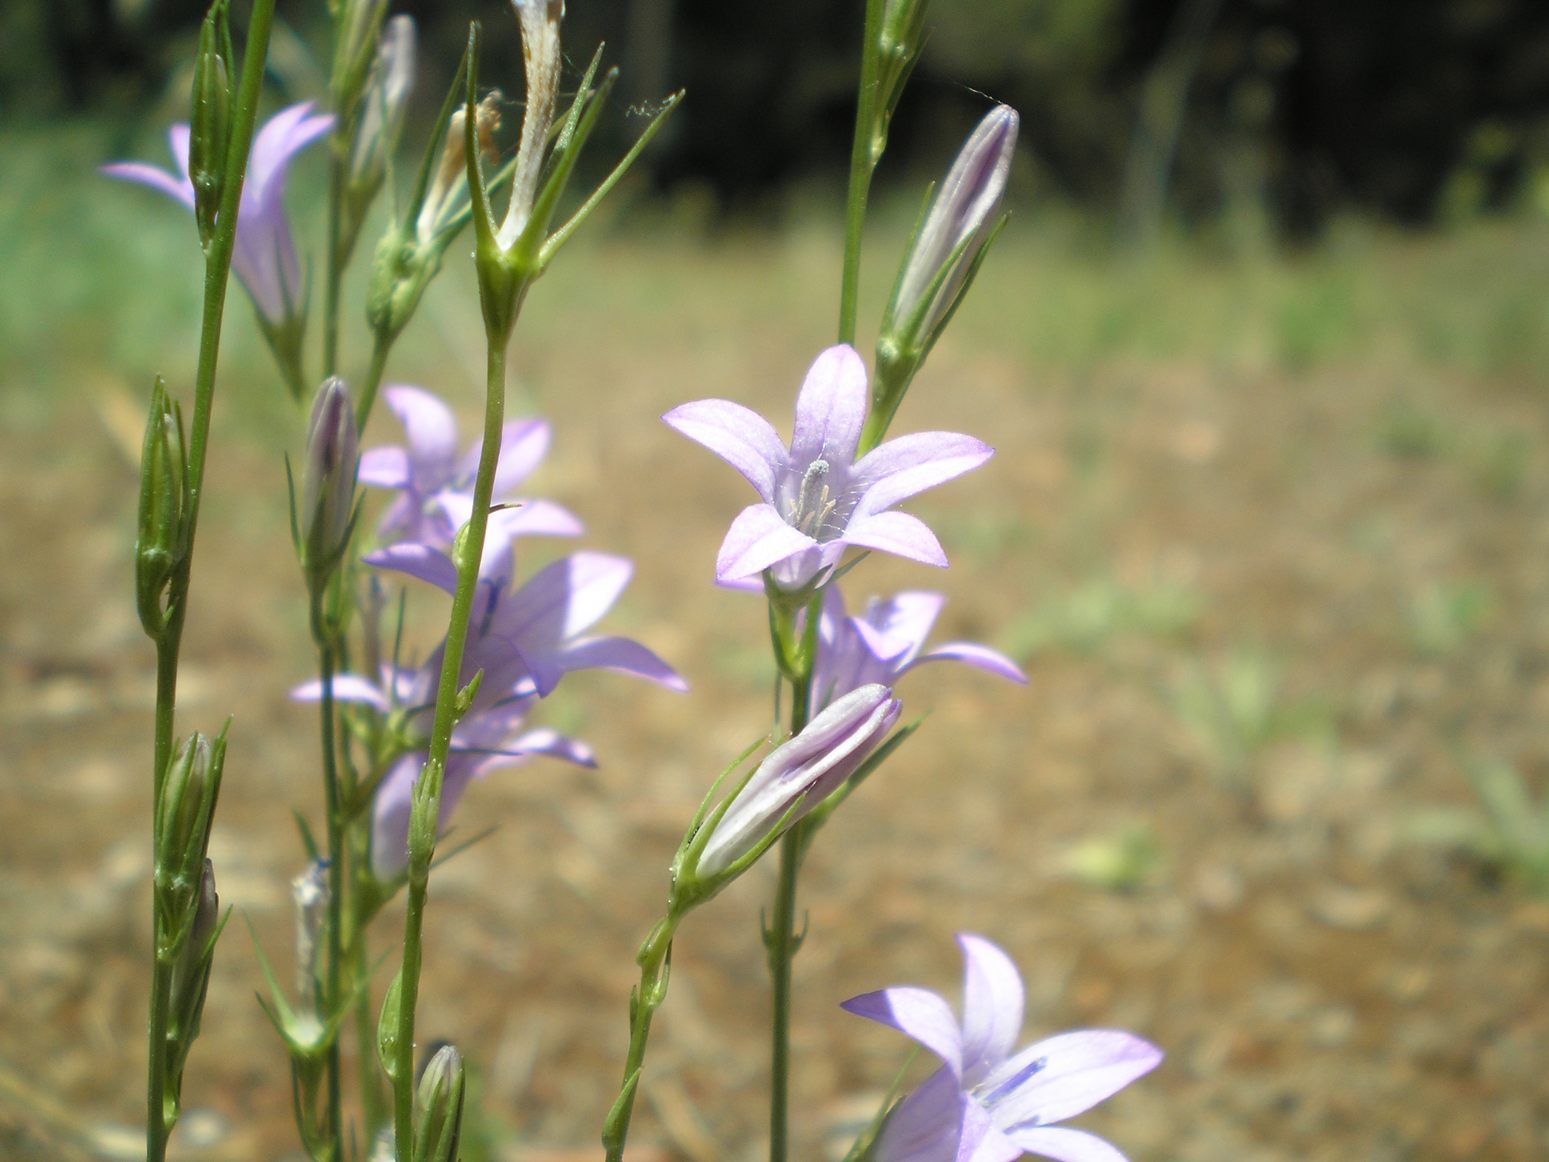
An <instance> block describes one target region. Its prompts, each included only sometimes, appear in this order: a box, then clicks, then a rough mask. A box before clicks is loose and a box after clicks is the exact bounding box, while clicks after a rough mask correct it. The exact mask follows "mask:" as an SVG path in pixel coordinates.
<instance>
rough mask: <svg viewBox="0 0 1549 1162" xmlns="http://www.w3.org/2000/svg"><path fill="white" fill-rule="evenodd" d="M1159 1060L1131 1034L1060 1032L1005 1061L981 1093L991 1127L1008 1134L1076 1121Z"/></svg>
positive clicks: (1153, 1049) (1153, 1048)
mask: <svg viewBox="0 0 1549 1162" xmlns="http://www.w3.org/2000/svg"><path fill="white" fill-rule="evenodd" d="M1161 1060H1162V1051H1161V1050H1160V1049H1158V1048H1157V1047H1156V1046H1155V1045H1152V1044H1151V1043H1150V1042H1149V1041H1146V1040H1144V1039H1142V1038H1140V1037H1136V1036H1135V1035H1134V1034H1133V1033H1125V1032H1121V1031H1119V1030H1116V1029H1088V1030H1082V1031H1080V1032H1074V1033H1060V1034H1057V1035H1056V1036H1053V1037H1049V1038H1046V1039H1045V1040H1042V1041H1038V1042H1036V1043H1035V1044H1032V1045H1029V1046H1028V1047H1027V1048H1026V1049H1023V1050H1022V1051H1021V1052H1019V1053H1018V1054H1017V1055H1016V1056H1015V1057H1013V1058H1011V1059H1010V1060H1009V1061H1007V1062H1005V1064H1003V1065H1002V1066H1001V1067H1000V1068H999V1069H997V1070H995V1072H994V1073H993V1074H992V1075H991V1076H990V1077H988V1078H986V1079H985V1080H984V1081H983V1083H982V1084H981V1087H980V1092H981V1097H982V1098H983V1100H984V1101H985V1102H986V1104H988V1105H989V1106H990V1108H991V1110H992V1112H993V1114H994V1117H995V1124H996V1125H998V1126H1000V1127H1001V1128H1002V1129H1005V1130H1007V1131H1008V1132H1009V1130H1010V1129H1011V1128H1012V1127H1015V1126H1020V1125H1047V1124H1048V1123H1050V1122H1063V1121H1064V1120H1065V1119H1066V1118H1072V1117H1075V1116H1076V1115H1077V1114H1079V1113H1081V1112H1082V1111H1084V1110H1089V1109H1091V1108H1092V1107H1093V1106H1094V1105H1096V1104H1097V1103H1098V1102H1100V1101H1103V1100H1105V1099H1106V1098H1109V1097H1112V1096H1113V1095H1114V1094H1116V1093H1118V1092H1119V1090H1121V1089H1123V1088H1124V1087H1125V1086H1126V1085H1128V1084H1129V1083H1130V1082H1132V1081H1134V1080H1135V1079H1136V1078H1137V1077H1140V1076H1142V1075H1143V1074H1146V1073H1149V1072H1150V1071H1151V1070H1153V1069H1155V1068H1156V1067H1157V1065H1158V1064H1159V1063H1160V1062H1161ZM1040 1062H1042V1064H1041V1065H1040V1064H1039V1063H1040Z"/></svg>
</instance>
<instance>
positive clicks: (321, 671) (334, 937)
mask: <svg viewBox="0 0 1549 1162" xmlns="http://www.w3.org/2000/svg"><path fill="white" fill-rule="evenodd" d="M329 584H330V583H328V582H324V583H323V584H322V585H320V586H318V587H317V588H316V589H314V590H313V593H312V634H313V637H314V638H315V639H316V641H317V672H318V678H319V681H320V684H321V686H322V698H321V699H320V700H319V714H320V719H321V735H322V749H323V807H324V811H325V813H326V825H327V832H328V961H327V965H326V967H325V970H324V971H325V975H324V978H323V997H322V1003H321V1005H320V1006H319V1008H320V1009H321V1011H322V1012H323V1013H325V1014H327V1015H328V1016H330V1017H331V1016H332V1015H333V1014H334V1013H336V1012H337V1011H338V1009H339V1006H340V1005H341V1004H343V993H342V992H341V982H342V980H343V953H342V945H341V938H342V930H343V927H344V907H345V898H344V896H345V884H346V883H347V881H346V879H345V870H346V857H347V853H346V852H345V849H344V810H343V807H342V806H341V804H340V796H339V763H338V758H337V751H336V747H335V743H334V706H335V703H334V697H333V680H334V674H335V672H336V670H337V665H336V658H337V654H336V642H337V637H338V634H337V629H336V627H335V626H334V625H333V624H332V623H331V622H330V620H329V617H328V612H327V610H326V609H325V608H324V607H325V605H326V603H327V601H328V596H327V589H328V588H329ZM326 1076H327V1085H328V1093H327V1100H328V1135H329V1137H330V1139H331V1145H332V1149H333V1152H334V1153H333V1156H334V1157H335V1158H340V1159H342V1158H343V1157H344V1129H343V1127H344V1109H343V1102H342V1086H341V1080H340V1060H339V1038H338V1036H337V1034H336V1035H335V1036H333V1037H332V1038H331V1039H330V1041H329V1044H328V1059H327V1064H326Z"/></svg>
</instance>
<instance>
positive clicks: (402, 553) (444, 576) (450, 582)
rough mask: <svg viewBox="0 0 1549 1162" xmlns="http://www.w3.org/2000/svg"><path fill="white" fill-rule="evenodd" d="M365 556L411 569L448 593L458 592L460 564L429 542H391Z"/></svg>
mask: <svg viewBox="0 0 1549 1162" xmlns="http://www.w3.org/2000/svg"><path fill="white" fill-rule="evenodd" d="M361 560H362V561H364V562H365V563H366V564H368V565H374V566H376V567H377V568H378V569H391V570H393V571H394V572H397V573H407V574H408V575H409V576H410V577H414V578H417V579H418V580H420V581H425V582H428V583H430V584H431V585H434V586H435V587H436V588H437V589H444V590H445V591H446V592H448V593H455V592H457V566H456V565H454V564H452V558H450V557H448V556H447V555H446V554H445V553H443V552H441V550H440V549H434V548H432V547H431V546H429V545H420V544H414V543H412V542H410V543H406V544H399V545H388V546H387V548H385V549H378V550H376V551H375V552H373V553H367V554H366V555H365V556H364V557H362V558H361Z"/></svg>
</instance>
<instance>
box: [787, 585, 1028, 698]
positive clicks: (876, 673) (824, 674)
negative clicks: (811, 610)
mask: <svg viewBox="0 0 1549 1162" xmlns="http://www.w3.org/2000/svg"><path fill="white" fill-rule="evenodd" d="M945 603H946V598H945V597H943V596H942V595H941V594H939V593H930V592H927V591H925V590H920V589H908V590H905V591H903V592H902V593H896V594H894V595H893V596H892V597H889V598H887V599H885V600H884V599H881V598H872V600H871V601H869V602H867V603H866V610H865V612H864V613H862V614H860V616H858V617H848V616H846V614H845V608H844V597H843V596H842V595H841V594H840V592H839V586H837V585H830V586H828V587H827V588H826V589H825V590H824V596H823V613H822V617H821V619H820V620H819V621H818V651H817V661H816V664H815V665H814V666H813V670H812V706H813V709H815V710H816V709H820V708H822V707H824V706H827V705H828V704H829V703H830V702H832V701H833V700H834V699H836V698H839V697H841V696H843V695H845V694H848V693H849V692H850V691H851V690H854V689H856V688H857V687H860V686H864V685H866V684H867V683H868V682H880V683H881V684H882V685H884V686H896V685H897V684H898V679H899V678H900V677H902V676H903V675H904V674H906V673H907V672H908V671H910V670H912V669H914V667H915V666H920V665H924V664H925V663H926V662H945V661H952V662H966V663H967V664H968V665H970V666H976V667H978V668H979V669H981V670H985V671H988V672H989V673H991V674H995V675H997V676H999V677H1002V678H1006V679H1008V680H1010V681H1012V682H1020V683H1023V684H1024V685H1025V684H1026V682H1027V675H1026V674H1024V673H1023V672H1022V670H1021V669H1020V667H1018V666H1017V664H1016V663H1015V662H1013V661H1012V660H1011V659H1010V658H1008V657H1006V656H1005V655H1004V654H1002V653H999V652H997V651H995V650H992V649H990V648H989V647H988V646H981V645H979V644H977V643H976V642H948V643H947V644H946V645H942V646H937V647H936V648H935V649H933V650H931V651H929V652H928V653H923V654H922V653H921V652H920V651H921V649H923V648H924V646H925V639H926V637H927V636H929V634H930V629H931V626H932V625H933V624H934V623H935V621H936V616H937V614H939V613H940V612H941V607H942V605H944V604H945Z"/></svg>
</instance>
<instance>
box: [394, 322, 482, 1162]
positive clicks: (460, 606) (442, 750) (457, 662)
mask: <svg viewBox="0 0 1549 1162" xmlns="http://www.w3.org/2000/svg"><path fill="white" fill-rule="evenodd" d="M485 371H486V378H485V392H484V438H483V442H482V444H481V445H480V448H479V470H478V474H477V476H476V477H475V478H474V482H473V512H472V515H470V516H469V518H468V523H467V525H466V526H465V527H464V529H463V531H462V532H461V533H460V534H459V545H458V548H457V549H456V550H454V552H455V554H456V558H457V592H456V593H455V594H454V595H453V597H452V613H451V619H450V621H449V623H448V625H447V630H446V647H445V653H444V655H443V657H442V662H441V680H440V684H439V685H438V687H437V689H436V717H435V724H434V725H433V726H432V728H431V734H430V753H429V755H428V757H427V759H426V762H425V769H424V771H423V772H422V773H421V775H420V777H421V778H422V779H426V780H429V782H428V783H427V791H426V793H427V794H428V795H429V797H430V798H431V800H432V803H433V804H434V805H435V807H436V808H437V810H436V811H433V812H432V815H433V816H434V815H437V814H439V807H440V802H441V781H442V779H443V778H444V776H445V774H446V760H447V755H448V754H449V753H450V751H451V747H452V728H453V726H455V725H456V704H457V693H458V689H459V687H460V684H461V683H460V676H461V673H462V665H463V651H464V649H465V647H466V646H467V642H468V622H469V619H470V617H471V615H472V613H473V599H474V595H475V593H476V591H477V588H478V579H479V562H480V561H481V560H482V559H483V556H484V535H485V531H486V529H487V528H488V526H489V508H490V500H491V498H492V497H493V495H494V490H495V465H496V461H497V460H498V459H499V457H500V438H501V427H502V425H503V424H504V422H505V396H506V351H505V342H504V341H503V340H502V339H498V338H497V337H496V336H495V335H490V336H489V340H488V354H487V358H486V362H485ZM416 854H417V853H415V852H414V851H412V850H411V851H410V853H409V893H408V912H407V915H406V916H405V918H404V929H403V969H402V975H401V977H400V980H399V986H398V988H399V991H398V1021H397V1049H396V1052H397V1058H396V1061H395V1068H394V1070H393V1128H394V1131H395V1133H396V1136H397V1143H398V1158H399V1162H409V1151H410V1150H411V1149H412V1148H413V1140H414V1137H413V1128H414V1122H413V1112H414V1009H415V1004H416V1002H417V1000H418V994H419V975H420V963H421V960H422V957H423V950H422V948H421V943H420V940H421V933H422V931H423V928H424V920H425V899H426V895H427V893H428V888H429V884H430V880H429V875H428V872H429V863H430V861H429V858H428V855H429V853H425V857H424V858H421V859H416V858H415V856H416Z"/></svg>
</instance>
